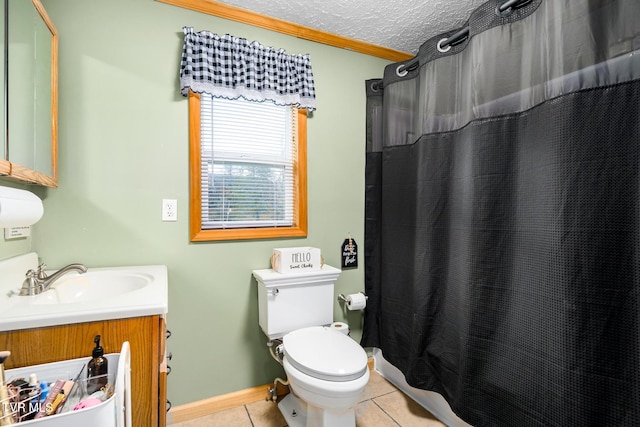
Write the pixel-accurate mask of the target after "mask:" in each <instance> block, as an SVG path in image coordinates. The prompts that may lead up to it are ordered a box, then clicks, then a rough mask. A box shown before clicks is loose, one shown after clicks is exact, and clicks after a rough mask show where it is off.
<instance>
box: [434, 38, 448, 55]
mask: <svg viewBox="0 0 640 427" xmlns="http://www.w3.org/2000/svg"><path fill="white" fill-rule="evenodd" d="M447 40H449V39H442V40H440V41H439V42H438V45H437V48H438V52H440V53H446V52H449V50H451V45H447V46H446V47H442V43H446V42H447Z"/></svg>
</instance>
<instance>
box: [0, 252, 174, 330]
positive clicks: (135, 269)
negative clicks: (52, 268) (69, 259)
mask: <svg viewBox="0 0 640 427" xmlns="http://www.w3.org/2000/svg"><path fill="white" fill-rule="evenodd" d="M37 265H38V256H37V254H35V253H33V252H32V253H29V254H25V255H19V256H17V257H13V258H9V259H7V260H0V331H8V330H18V329H31V328H39V327H45V326H54V325H64V324H71V323H84V322H93V321H100V320H110V319H122V318H129V317H141V316H149V315H163V316H164V315H165V314H166V313H167V311H168V308H169V307H168V278H167V267H166V266H164V265H143V266H132V267H106V268H89V269H88V270H87V272H86V273H82V274H80V273H78V272H75V271H72V272H69V273H67V274H65V275H63V276H62V277H60V278H59V279H58V280H56V281H55V282H54V283H53V285H52V286H51V288H50V289H49V290H47V291H45V292H43V293H41V294H39V295H33V296H19V295H18V291H19V290H20V287H21V285H22V282H23V281H24V279H25V273H26V272H27V270H29V269H36V268H37ZM48 273H51V272H48Z"/></svg>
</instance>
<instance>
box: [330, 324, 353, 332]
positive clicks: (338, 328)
mask: <svg viewBox="0 0 640 427" xmlns="http://www.w3.org/2000/svg"><path fill="white" fill-rule="evenodd" d="M331 329H333V330H334V331H338V332H341V333H343V334H345V335H349V325H347V324H346V323H343V322H333V323H332V324H331Z"/></svg>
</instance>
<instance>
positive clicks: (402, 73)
mask: <svg viewBox="0 0 640 427" xmlns="http://www.w3.org/2000/svg"><path fill="white" fill-rule="evenodd" d="M402 68H404V64H400V65H398V66H397V67H396V75H397V76H398V77H404V76H406V75H407V74H409V71H407V70H406V69H404V70H403V69H402Z"/></svg>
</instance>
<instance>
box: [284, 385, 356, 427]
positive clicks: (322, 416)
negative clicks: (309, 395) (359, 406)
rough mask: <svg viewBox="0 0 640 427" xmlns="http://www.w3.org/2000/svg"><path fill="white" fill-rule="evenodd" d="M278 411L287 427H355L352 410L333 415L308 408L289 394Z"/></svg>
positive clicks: (354, 416)
mask: <svg viewBox="0 0 640 427" xmlns="http://www.w3.org/2000/svg"><path fill="white" fill-rule="evenodd" d="M278 409H280V412H281V413H282V416H283V417H284V419H285V421H286V422H287V425H288V426H289V427H355V425H356V415H355V411H354V410H353V409H351V410H348V411H345V412H342V413H335V412H330V411H326V410H323V409H320V408H316V407H314V406H310V405H308V404H307V403H305V402H303V401H302V400H300V399H298V398H297V397H296V396H295V395H294V394H293V393H289V394H288V395H287V396H286V397H285V398H284V399H282V401H281V402H280V403H278Z"/></svg>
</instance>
